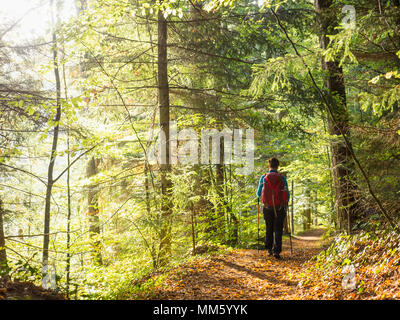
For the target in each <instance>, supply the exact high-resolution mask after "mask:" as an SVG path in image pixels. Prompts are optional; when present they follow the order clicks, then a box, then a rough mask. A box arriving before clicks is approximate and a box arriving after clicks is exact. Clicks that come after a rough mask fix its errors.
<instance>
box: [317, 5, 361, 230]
mask: <svg viewBox="0 0 400 320" xmlns="http://www.w3.org/2000/svg"><path fill="white" fill-rule="evenodd" d="M331 5H332V0H315V9H316V12H317V15H318V25H319V28H320V38H319V39H320V47H321V49H326V48H327V46H328V44H329V39H328V37H327V35H329V34H334V33H335V32H336V31H335V29H334V28H335V27H336V26H337V17H336V16H337V15H336V12H335V11H333V10H332V8H331ZM321 64H322V69H323V70H325V71H327V74H328V76H327V79H326V81H325V87H326V89H327V90H328V92H329V100H330V101H331V105H333V106H334V110H333V112H334V117H335V120H336V121H335V122H334V121H333V120H332V119H331V118H330V117H329V118H328V130H329V133H330V134H331V135H334V136H338V137H339V136H341V132H342V133H343V134H345V135H346V136H347V137H350V128H349V114H348V110H347V104H346V87H345V83H344V75H343V70H342V68H341V67H339V63H338V61H329V62H328V61H325V59H324V58H322V61H321ZM337 140H338V141H333V142H331V146H330V148H331V155H332V156H331V161H332V170H333V182H334V190H335V198H336V205H337V210H338V215H339V217H340V220H341V221H342V222H343V221H345V220H347V232H348V233H350V232H351V227H352V225H353V222H354V219H355V218H356V217H357V205H356V202H355V197H356V194H357V191H358V189H357V186H356V185H355V184H354V183H353V182H352V181H353V179H352V171H353V167H354V163H353V161H352V158H351V153H352V150H350V148H352V145H351V144H349V146H346V144H345V143H344V141H342V138H338V139H337Z"/></svg>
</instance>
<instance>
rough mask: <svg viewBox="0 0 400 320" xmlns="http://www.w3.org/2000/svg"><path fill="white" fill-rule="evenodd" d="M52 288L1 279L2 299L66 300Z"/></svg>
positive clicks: (0, 290) (0, 295)
mask: <svg viewBox="0 0 400 320" xmlns="http://www.w3.org/2000/svg"><path fill="white" fill-rule="evenodd" d="M65 299H66V298H65V297H64V296H63V295H62V294H59V293H56V292H53V291H52V290H45V289H43V288H42V287H39V286H36V285H34V284H33V283H31V282H22V281H7V280H5V279H0V300H65Z"/></svg>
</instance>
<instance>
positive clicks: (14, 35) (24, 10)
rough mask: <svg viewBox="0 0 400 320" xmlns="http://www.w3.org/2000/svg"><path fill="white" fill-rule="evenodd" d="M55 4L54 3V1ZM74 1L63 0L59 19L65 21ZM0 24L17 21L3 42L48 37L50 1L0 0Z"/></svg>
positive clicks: (72, 11)
mask: <svg viewBox="0 0 400 320" xmlns="http://www.w3.org/2000/svg"><path fill="white" fill-rule="evenodd" d="M54 2H56V1H54ZM74 2H75V0H64V1H62V3H63V8H62V10H61V15H60V17H61V19H62V20H63V21H66V20H67V19H68V18H69V17H70V16H71V15H73V14H74V13H75V11H74ZM0 21H1V22H0V24H1V25H2V29H3V28H4V26H5V25H6V24H7V25H9V24H10V23H13V22H16V21H19V22H18V24H17V25H16V26H15V27H14V28H13V29H12V30H11V31H10V32H9V33H7V34H6V35H5V37H4V39H3V40H6V41H14V42H17V41H21V40H31V39H33V38H36V37H44V36H47V37H48V36H50V32H49V30H50V29H51V0H0Z"/></svg>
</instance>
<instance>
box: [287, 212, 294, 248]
mask: <svg viewBox="0 0 400 320" xmlns="http://www.w3.org/2000/svg"><path fill="white" fill-rule="evenodd" d="M286 213H289V207H288V206H286ZM287 220H288V221H290V219H289V218H288V219H287ZM289 226H290V228H289V242H290V254H291V255H293V246H292V228H293V226H292V225H291V223H290V222H289Z"/></svg>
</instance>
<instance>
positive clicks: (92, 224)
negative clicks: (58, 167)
mask: <svg viewBox="0 0 400 320" xmlns="http://www.w3.org/2000/svg"><path fill="white" fill-rule="evenodd" d="M97 165H98V160H97V159H95V158H94V157H92V158H91V159H90V160H89V162H88V164H87V167H86V177H87V178H90V177H93V176H95V175H96V174H97ZM88 189H89V190H88V212H87V215H88V217H89V235H90V237H91V239H92V247H93V260H94V262H95V263H96V264H98V265H102V264H103V259H102V255H101V243H100V240H99V237H100V219H99V196H98V190H97V186H96V184H94V183H91V184H90V185H89V186H88Z"/></svg>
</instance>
